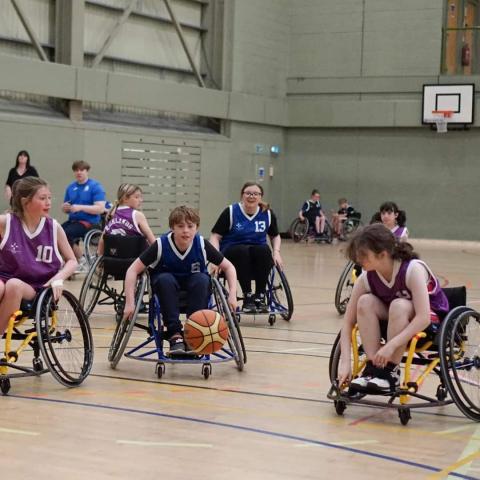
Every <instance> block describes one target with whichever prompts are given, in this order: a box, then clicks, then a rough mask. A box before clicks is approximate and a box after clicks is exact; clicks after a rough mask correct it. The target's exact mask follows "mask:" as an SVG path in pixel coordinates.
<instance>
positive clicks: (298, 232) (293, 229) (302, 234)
mask: <svg viewBox="0 0 480 480" xmlns="http://www.w3.org/2000/svg"><path fill="white" fill-rule="evenodd" d="M311 227H312V226H311V225H310V222H309V221H308V219H307V218H305V220H304V221H302V220H300V218H298V217H297V218H295V219H294V220H293V222H292V223H291V224H290V228H289V229H288V231H289V233H290V237H291V238H292V240H293V241H294V242H295V243H299V242H301V241H303V240H305V241H306V242H308V237H309V232H310V230H311ZM324 234H325V238H320V239H315V242H317V243H322V242H325V243H332V241H333V228H332V225H331V223H330V220H329V219H328V218H327V217H325V229H324Z"/></svg>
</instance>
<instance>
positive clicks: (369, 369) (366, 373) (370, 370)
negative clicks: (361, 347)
mask: <svg viewBox="0 0 480 480" xmlns="http://www.w3.org/2000/svg"><path fill="white" fill-rule="evenodd" d="M378 372H379V369H378V368H376V367H375V366H374V365H373V363H372V362H367V364H366V365H365V368H364V369H363V372H362V374H361V375H360V377H357V378H354V379H353V380H352V381H351V382H350V391H351V392H364V391H366V390H367V386H368V382H370V380H371V379H372V378H373V377H374V376H376V375H377V374H378Z"/></svg>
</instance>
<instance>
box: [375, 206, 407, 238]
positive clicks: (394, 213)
mask: <svg viewBox="0 0 480 480" xmlns="http://www.w3.org/2000/svg"><path fill="white" fill-rule="evenodd" d="M376 222H381V223H383V224H384V225H385V226H386V227H387V228H388V229H390V231H391V232H392V233H393V234H394V235H395V237H396V238H397V239H398V240H400V241H402V242H405V241H407V240H408V228H407V226H406V223H407V215H406V214H405V210H400V209H399V208H398V205H397V204H396V203H395V202H384V203H382V204H381V205H380V209H379V211H378V212H377V213H376V214H375V215H374V216H373V217H372V221H371V223H376Z"/></svg>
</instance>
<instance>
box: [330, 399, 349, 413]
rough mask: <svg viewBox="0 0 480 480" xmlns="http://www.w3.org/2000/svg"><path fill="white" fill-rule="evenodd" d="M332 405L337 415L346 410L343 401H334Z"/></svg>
mask: <svg viewBox="0 0 480 480" xmlns="http://www.w3.org/2000/svg"><path fill="white" fill-rule="evenodd" d="M333 404H334V406H335V411H336V412H337V415H343V412H344V411H345V410H346V409H347V404H346V403H345V402H344V401H343V400H334V401H333Z"/></svg>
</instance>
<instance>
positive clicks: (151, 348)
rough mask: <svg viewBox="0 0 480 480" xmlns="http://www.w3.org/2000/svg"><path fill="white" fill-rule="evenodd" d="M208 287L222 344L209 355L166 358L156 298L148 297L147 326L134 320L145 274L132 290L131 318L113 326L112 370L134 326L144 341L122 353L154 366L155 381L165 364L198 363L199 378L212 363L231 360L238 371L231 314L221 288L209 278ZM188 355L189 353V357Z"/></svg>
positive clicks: (239, 347) (236, 330)
mask: <svg viewBox="0 0 480 480" xmlns="http://www.w3.org/2000/svg"><path fill="white" fill-rule="evenodd" d="M211 282H212V283H211V285H212V301H211V304H210V305H209V308H211V309H214V310H217V311H218V312H219V313H220V314H221V315H222V316H223V317H224V319H225V321H226V323H227V327H228V331H229V336H228V339H227V342H226V344H225V345H224V346H223V347H222V348H221V349H220V350H219V351H217V352H214V353H212V354H198V355H192V356H191V357H190V356H187V355H185V356H182V358H176V357H175V356H169V355H168V353H165V352H164V349H163V342H164V340H165V338H164V328H163V322H162V316H161V307H160V302H159V300H158V298H157V296H156V295H150V301H149V309H148V311H149V313H148V323H147V325H144V324H142V323H139V322H138V320H137V317H138V314H139V309H140V304H141V301H142V298H143V293H142V292H144V291H145V287H146V284H147V274H146V273H144V274H143V275H142V276H141V277H140V279H139V281H138V283H137V288H136V291H135V310H134V314H133V316H132V318H131V319H129V320H125V319H123V318H122V319H121V320H120V321H119V322H118V323H117V327H116V329H115V333H114V335H113V338H112V342H111V344H110V350H109V354H108V360H109V362H110V366H111V367H112V368H113V369H115V368H116V367H117V365H118V362H119V361H120V359H121V357H122V355H123V354H124V351H125V349H126V348H127V344H128V341H129V339H130V336H131V334H132V331H133V328H134V327H137V328H139V329H141V330H144V331H146V332H147V333H148V338H147V339H146V340H145V341H143V342H141V343H140V344H139V345H137V346H135V347H133V348H131V349H129V350H128V351H127V352H126V353H125V357H127V358H131V359H134V360H140V361H144V362H154V363H156V368H155V371H156V374H157V377H158V378H162V376H163V374H164V373H165V370H166V364H168V363H180V364H200V365H201V368H202V375H203V376H204V378H205V379H208V378H209V376H210V374H211V373H212V364H214V363H223V362H228V361H232V360H234V361H235V363H236V366H237V369H238V370H239V371H242V370H243V368H244V365H245V363H246V361H247V355H246V350H245V345H244V343H243V337H242V334H241V331H240V327H239V325H238V322H237V319H236V318H235V315H233V314H232V312H231V311H230V307H229V306H228V302H227V299H226V291H225V288H224V287H223V286H222V285H221V284H220V282H219V281H218V279H216V278H215V277H211ZM189 355H190V354H189Z"/></svg>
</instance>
